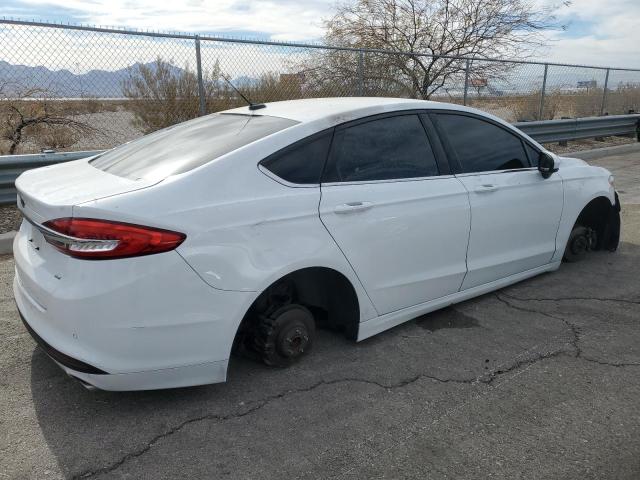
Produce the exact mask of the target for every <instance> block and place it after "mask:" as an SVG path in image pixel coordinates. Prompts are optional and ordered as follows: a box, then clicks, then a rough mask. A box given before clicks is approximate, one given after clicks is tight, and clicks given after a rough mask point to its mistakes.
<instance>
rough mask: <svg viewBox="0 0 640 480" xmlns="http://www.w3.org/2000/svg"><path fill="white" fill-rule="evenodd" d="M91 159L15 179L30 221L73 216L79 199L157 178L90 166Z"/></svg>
mask: <svg viewBox="0 0 640 480" xmlns="http://www.w3.org/2000/svg"><path fill="white" fill-rule="evenodd" d="M89 160H90V159H81V160H76V161H72V162H67V163H62V164H58V165H51V166H48V167H42V168H36V169H33V170H28V171H26V172H25V173H23V174H22V175H20V177H18V179H17V180H16V189H17V190H18V208H19V209H20V210H22V212H23V213H24V215H25V216H26V217H28V218H29V219H30V220H31V221H32V222H34V223H37V224H41V223H43V222H46V221H47V220H52V219H54V218H61V217H71V216H73V207H74V205H78V204H80V203H85V202H89V201H92V200H97V199H100V198H105V197H110V196H113V195H119V194H121V193H126V192H130V191H133V190H139V189H142V188H147V187H150V186H151V185H153V184H155V183H158V182H157V181H152V180H145V179H138V180H133V179H129V178H124V177H119V176H116V175H112V174H110V173H107V172H104V171H102V170H99V169H97V168H95V167H93V166H92V165H91V164H90V163H89Z"/></svg>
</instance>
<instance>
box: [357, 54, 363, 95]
mask: <svg viewBox="0 0 640 480" xmlns="http://www.w3.org/2000/svg"><path fill="white" fill-rule="evenodd" d="M358 96H359V97H364V52H363V51H362V50H358Z"/></svg>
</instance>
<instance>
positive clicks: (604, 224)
mask: <svg viewBox="0 0 640 480" xmlns="http://www.w3.org/2000/svg"><path fill="white" fill-rule="evenodd" d="M577 226H583V227H587V228H591V229H593V230H594V231H595V233H596V239H597V241H596V246H595V248H596V250H603V249H609V250H615V249H616V247H617V246H618V239H619V235H620V216H619V213H618V209H617V208H616V205H611V201H610V200H609V199H608V198H607V197H604V196H601V197H596V198H594V199H593V200H591V201H590V202H589V203H588V204H587V205H585V207H584V208H583V209H582V211H581V212H580V215H578V218H577V219H576V222H575V224H574V227H573V228H576V227H577Z"/></svg>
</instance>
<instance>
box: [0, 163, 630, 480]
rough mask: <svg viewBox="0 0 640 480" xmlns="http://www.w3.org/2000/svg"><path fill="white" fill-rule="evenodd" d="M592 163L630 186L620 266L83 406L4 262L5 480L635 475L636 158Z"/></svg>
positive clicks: (0, 440)
mask: <svg viewBox="0 0 640 480" xmlns="http://www.w3.org/2000/svg"><path fill="white" fill-rule="evenodd" d="M590 161H591V162H592V163H595V164H599V165H603V166H606V167H610V168H612V169H613V170H614V173H615V174H616V176H617V178H618V179H619V183H618V185H619V188H620V190H622V191H621V199H622V203H623V229H624V230H623V243H622V244H621V247H620V249H619V251H618V252H617V253H615V254H610V253H597V254H593V255H592V256H591V258H589V259H588V260H586V261H584V262H582V263H578V264H564V265H563V266H562V267H561V269H560V270H559V271H557V272H554V273H551V274H545V275H542V276H539V277H537V278H534V279H531V280H529V281H525V282H522V283H519V284H517V285H514V286H512V287H509V288H506V289H503V290H500V291H498V292H494V293H491V294H487V295H484V296H482V297H479V298H476V299H473V300H470V301H467V302H464V303H461V304H458V305H456V306H454V307H452V308H448V309H445V310H443V311H440V312H435V313H432V314H430V315H426V316H423V317H420V318H417V319H415V320H413V321H411V322H408V323H406V324H404V325H401V326H399V327H397V328H394V329H392V330H391V331H388V332H385V333H382V334H380V335H377V336H376V337H373V338H371V339H369V340H366V341H364V342H361V343H359V344H353V343H351V342H348V341H346V340H344V339H343V338H341V337H339V336H336V335H333V334H331V333H329V332H322V331H321V332H320V338H319V341H318V342H317V346H316V348H315V350H314V352H313V354H312V355H311V356H310V357H309V358H308V359H306V360H305V361H304V362H302V363H300V364H298V365H296V366H294V367H292V368H289V369H285V370H274V369H269V368H267V367H265V366H262V365H259V364H256V363H253V362H251V361H249V360H245V359H241V358H236V359H233V362H232V366H231V369H230V373H229V381H228V382H227V383H226V384H219V385H211V386H205V387H196V388H188V389H178V390H166V391H155V392H136V393H109V392H89V391H86V390H85V389H84V388H82V387H81V386H80V385H78V384H77V383H76V382H74V381H72V380H70V379H69V378H67V377H66V376H65V375H64V374H63V373H62V371H61V370H60V369H59V368H58V367H57V366H56V365H55V364H54V363H53V362H52V361H51V360H49V359H48V357H47V356H46V355H45V354H44V353H43V352H42V351H41V350H39V349H38V348H37V347H36V346H35V344H34V342H33V341H32V340H31V338H30V337H29V335H28V334H27V333H26V332H25V330H24V328H23V327H22V325H21V324H20V321H19V319H18V316H17V314H16V311H15V307H14V305H13V298H12V294H11V280H12V275H13V260H12V258H11V257H4V258H0V346H1V348H0V405H1V406H2V408H1V409H0V479H1V478H33V479H41V478H92V479H93V478H149V479H161V478H211V479H218V478H234V479H235V478H237V479H249V478H260V479H266V478H278V479H281V478H305V479H312V478H313V479H315V478H344V479H352V478H353V479H360V478H367V479H369V478H420V479H429V478H434V479H440V478H455V479H458V478H470V479H471V478H474V479H475V478H505V479H516V478H526V479H538V478H540V479H556V478H557V479H573V478H575V479H589V478H593V479H602V478H607V479H614V478H615V479H638V478H640V408H639V407H640V276H639V275H638V268H639V267H640V153H638V152H635V153H631V154H626V155H623V156H616V157H612V156H610V157H606V158H599V159H596V160H590ZM622 187H624V188H622Z"/></svg>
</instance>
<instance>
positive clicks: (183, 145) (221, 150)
mask: <svg viewBox="0 0 640 480" xmlns="http://www.w3.org/2000/svg"><path fill="white" fill-rule="evenodd" d="M296 123H298V122H296V121H294V120H288V119H286V118H279V117H270V116H267V115H238V114H225V113H223V114H213V115H207V116H206V117H201V118H196V119H194V120H190V121H188V122H184V123H180V124H178V125H174V126H172V127H169V128H165V129H163V130H159V131H157V132H155V133H152V134H150V135H146V136H144V137H142V138H139V139H137V140H134V141H132V142H129V143H125V144H124V145H121V146H119V147H117V148H114V149H113V150H110V151H108V152H106V153H104V154H102V155H100V156H99V157H97V158H95V159H93V160H92V161H91V162H90V163H91V165H93V166H94V167H96V168H98V169H100V170H103V171H105V172H109V173H112V174H114V175H118V176H119V177H125V178H130V179H133V180H139V179H145V180H162V179H164V178H166V177H168V176H169V175H175V174H178V173H184V172H188V171H189V170H192V169H194V168H196V167H199V166H201V165H204V164H205V163H207V162H209V161H211V160H213V159H215V158H218V157H220V156H222V155H224V154H225V153H229V152H231V151H233V150H235V149H237V148H240V147H242V146H244V145H247V144H249V143H251V142H255V141H256V140H259V139H261V138H264V137H266V136H268V135H271V134H272V133H275V132H278V131H280V130H284V129H285V128H287V127H290V126H292V125H295V124H296Z"/></svg>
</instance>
